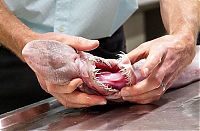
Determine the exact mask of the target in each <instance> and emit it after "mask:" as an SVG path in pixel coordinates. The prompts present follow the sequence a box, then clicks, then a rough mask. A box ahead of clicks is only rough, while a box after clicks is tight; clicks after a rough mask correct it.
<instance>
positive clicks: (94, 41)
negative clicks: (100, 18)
mask: <svg viewBox="0 0 200 131" xmlns="http://www.w3.org/2000/svg"><path fill="white" fill-rule="evenodd" d="M90 44H92V45H93V44H99V41H98V40H90Z"/></svg>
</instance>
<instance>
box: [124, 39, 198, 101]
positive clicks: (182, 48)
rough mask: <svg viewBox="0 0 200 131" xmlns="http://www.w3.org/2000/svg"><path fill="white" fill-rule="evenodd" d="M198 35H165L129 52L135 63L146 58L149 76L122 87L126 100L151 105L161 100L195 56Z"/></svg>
mask: <svg viewBox="0 0 200 131" xmlns="http://www.w3.org/2000/svg"><path fill="white" fill-rule="evenodd" d="M194 43H195V38H193V37H188V36H180V35H165V36H163V37H160V38H157V39H155V40H152V41H148V42H146V43H143V44H141V45H140V46H139V47H137V48H136V49H134V50H132V51H131V52H130V53H128V57H129V58H130V60H131V62H132V63H135V62H137V61H139V60H141V59H143V58H146V62H145V64H144V65H143V66H142V67H141V73H142V75H143V77H145V79H144V80H143V81H141V82H138V83H137V84H136V85H133V86H132V87H124V88H123V89H122V90H121V95H122V98H123V99H124V100H126V101H130V102H135V103H140V104H147V103H150V102H153V101H155V100H158V99H160V97H161V96H162V94H163V93H164V92H165V91H166V90H167V89H168V88H169V87H170V85H171V84H172V82H173V81H174V80H175V78H176V77H177V76H178V75H179V73H180V72H181V71H182V70H183V69H184V68H185V67H186V66H187V65H188V64H190V63H191V62H192V60H193V58H194V56H195V44H194Z"/></svg>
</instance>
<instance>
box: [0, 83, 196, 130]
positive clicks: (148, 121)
mask: <svg viewBox="0 0 200 131" xmlns="http://www.w3.org/2000/svg"><path fill="white" fill-rule="evenodd" d="M199 89H200V82H195V83H193V84H190V85H188V86H185V87H184V88H179V89H175V90H172V91H169V92H167V93H165V94H164V96H163V97H162V98H161V99H160V100H159V101H157V102H155V103H152V104H147V105H136V104H130V103H129V104H128V103H123V104H122V103H121V104H110V105H105V106H96V107H91V108H85V109H65V108H64V107H63V106H61V105H60V104H59V103H58V102H57V101H56V100H55V99H54V98H50V99H46V100H43V101H41V102H38V103H35V104H32V105H29V106H26V107H23V108H21V109H17V110H14V111H12V112H8V113H5V114H2V115H1V116H0V128H1V129H7V130H22V129H23V130H24V129H25V130H31V129H37V130H63V129H64V130H155V129H156V130H172V129H174V130H199V129H200V126H199V125H200V121H199V112H200V111H199V105H200V96H199Z"/></svg>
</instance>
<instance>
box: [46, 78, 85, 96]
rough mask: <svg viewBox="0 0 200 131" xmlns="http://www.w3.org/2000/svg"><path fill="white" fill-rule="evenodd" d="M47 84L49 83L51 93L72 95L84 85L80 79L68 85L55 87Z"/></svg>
mask: <svg viewBox="0 0 200 131" xmlns="http://www.w3.org/2000/svg"><path fill="white" fill-rule="evenodd" d="M46 83H47V90H48V91H49V92H54V93H71V92H73V91H74V90H75V89H76V88H77V87H79V86H81V85H82V84H83V81H82V80H81V79H80V78H76V79H73V80H71V81H70V82H69V83H66V84H65V85H55V84H51V83H49V82H46Z"/></svg>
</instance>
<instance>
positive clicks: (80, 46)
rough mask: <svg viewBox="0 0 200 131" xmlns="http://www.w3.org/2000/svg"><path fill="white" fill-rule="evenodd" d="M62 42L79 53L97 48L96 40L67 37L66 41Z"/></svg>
mask: <svg viewBox="0 0 200 131" xmlns="http://www.w3.org/2000/svg"><path fill="white" fill-rule="evenodd" d="M63 42H64V43H66V44H68V45H70V46H71V47H73V48H75V49H77V50H79V51H90V50H93V49H95V48H97V47H98V46H99V41H98V40H89V39H86V38H83V37H76V36H68V37H67V39H66V40H63Z"/></svg>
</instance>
